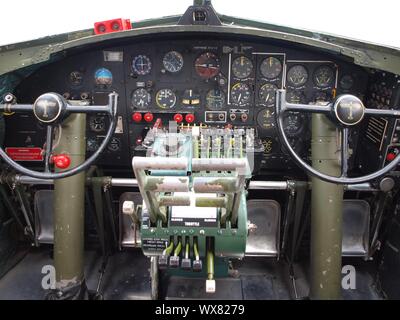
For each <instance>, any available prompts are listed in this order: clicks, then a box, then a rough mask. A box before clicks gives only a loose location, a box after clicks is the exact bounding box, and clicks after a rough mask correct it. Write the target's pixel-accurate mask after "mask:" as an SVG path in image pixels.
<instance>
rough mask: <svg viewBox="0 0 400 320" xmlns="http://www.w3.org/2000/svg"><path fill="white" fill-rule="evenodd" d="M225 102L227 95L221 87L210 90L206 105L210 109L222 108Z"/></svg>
mask: <svg viewBox="0 0 400 320" xmlns="http://www.w3.org/2000/svg"><path fill="white" fill-rule="evenodd" d="M224 104H225V95H224V93H223V92H222V91H221V90H220V89H212V90H210V91H208V93H207V96H206V105H207V109H209V110H221V109H222V108H223V107H224Z"/></svg>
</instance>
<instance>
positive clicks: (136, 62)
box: [132, 54, 151, 76]
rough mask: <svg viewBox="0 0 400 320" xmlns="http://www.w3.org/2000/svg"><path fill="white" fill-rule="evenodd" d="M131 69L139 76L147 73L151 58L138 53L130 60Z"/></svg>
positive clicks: (149, 69) (149, 68)
mask: <svg viewBox="0 0 400 320" xmlns="http://www.w3.org/2000/svg"><path fill="white" fill-rule="evenodd" d="M132 70H133V72H135V73H136V74H138V75H140V76H144V75H146V74H149V73H150V71H151V60H150V58H149V57H147V56H145V55H143V54H140V55H138V56H136V57H134V58H133V60H132Z"/></svg>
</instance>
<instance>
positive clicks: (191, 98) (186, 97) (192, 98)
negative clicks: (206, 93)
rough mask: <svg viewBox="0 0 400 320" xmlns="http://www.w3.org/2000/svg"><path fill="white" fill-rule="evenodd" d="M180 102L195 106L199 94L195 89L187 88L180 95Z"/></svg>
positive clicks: (198, 100) (197, 103)
mask: <svg viewBox="0 0 400 320" xmlns="http://www.w3.org/2000/svg"><path fill="white" fill-rule="evenodd" d="M182 104H183V105H184V106H188V107H195V106H198V105H199V104H200V94H199V93H198V92H197V90H193V89H187V90H185V92H184V93H183V96H182Z"/></svg>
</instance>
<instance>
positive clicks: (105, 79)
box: [94, 68, 113, 86]
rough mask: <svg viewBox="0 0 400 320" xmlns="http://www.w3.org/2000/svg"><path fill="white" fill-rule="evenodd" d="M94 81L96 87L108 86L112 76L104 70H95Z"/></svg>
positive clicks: (108, 71)
mask: <svg viewBox="0 0 400 320" xmlns="http://www.w3.org/2000/svg"><path fill="white" fill-rule="evenodd" d="M94 81H95V82H96V84H97V85H101V86H109V85H111V84H112V81H113V75H112V73H111V71H110V70H108V69H106V68H100V69H97V70H96V72H95V74H94Z"/></svg>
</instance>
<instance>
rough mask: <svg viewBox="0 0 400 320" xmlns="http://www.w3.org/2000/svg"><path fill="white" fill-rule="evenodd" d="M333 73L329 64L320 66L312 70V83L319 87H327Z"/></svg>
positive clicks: (333, 75)
mask: <svg viewBox="0 0 400 320" xmlns="http://www.w3.org/2000/svg"><path fill="white" fill-rule="evenodd" d="M334 80H335V73H334V71H333V69H332V68H331V67H329V66H320V67H318V68H317V69H316V70H315V72H314V84H315V85H316V86H317V87H319V88H327V87H329V86H331V85H332V84H333V81H334Z"/></svg>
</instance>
